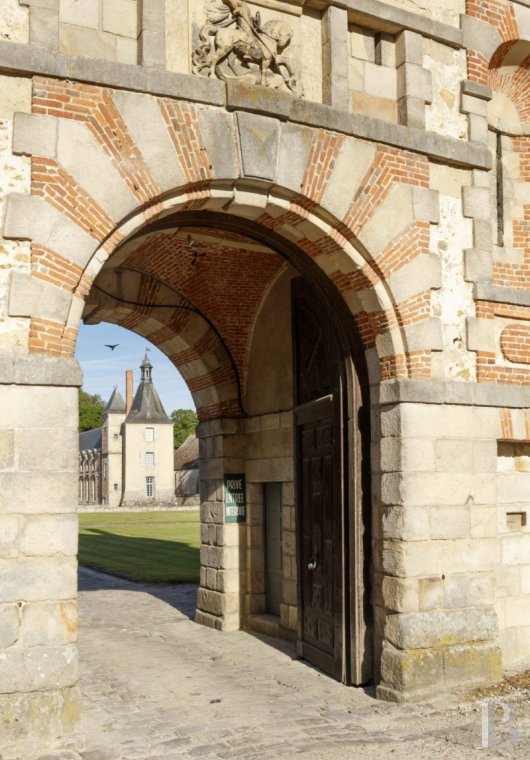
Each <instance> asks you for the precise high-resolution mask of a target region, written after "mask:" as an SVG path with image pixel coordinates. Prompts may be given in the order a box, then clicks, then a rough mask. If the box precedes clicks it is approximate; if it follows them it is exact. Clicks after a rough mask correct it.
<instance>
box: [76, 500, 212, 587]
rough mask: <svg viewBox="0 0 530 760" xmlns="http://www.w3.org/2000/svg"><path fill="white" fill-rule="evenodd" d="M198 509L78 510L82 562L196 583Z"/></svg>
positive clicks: (145, 577)
mask: <svg viewBox="0 0 530 760" xmlns="http://www.w3.org/2000/svg"><path fill="white" fill-rule="evenodd" d="M199 547H200V523H199V513H198V512H111V513H107V514H103V513H101V512H99V513H81V514H80V515H79V563H80V564H81V565H85V566H87V567H92V568H94V569H95V570H102V571H103V572H106V573H111V574H113V575H117V576H119V577H121V578H127V579H129V580H132V581H139V582H145V583H197V582H198V580H199V568H200V563H199Z"/></svg>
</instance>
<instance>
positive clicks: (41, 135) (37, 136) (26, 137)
mask: <svg viewBox="0 0 530 760" xmlns="http://www.w3.org/2000/svg"><path fill="white" fill-rule="evenodd" d="M58 123H59V122H58V121H57V119H56V118H54V117H53V116H44V115H43V114H29V113H16V114H15V118H14V121H13V153H15V154H16V155H19V154H28V155H34V156H42V157H43V158H55V157H56V155H57V127H58Z"/></svg>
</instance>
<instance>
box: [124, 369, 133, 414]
mask: <svg viewBox="0 0 530 760" xmlns="http://www.w3.org/2000/svg"><path fill="white" fill-rule="evenodd" d="M132 400H133V371H132V369H128V370H126V371H125V409H126V412H127V414H129V409H130V408H131V404H132Z"/></svg>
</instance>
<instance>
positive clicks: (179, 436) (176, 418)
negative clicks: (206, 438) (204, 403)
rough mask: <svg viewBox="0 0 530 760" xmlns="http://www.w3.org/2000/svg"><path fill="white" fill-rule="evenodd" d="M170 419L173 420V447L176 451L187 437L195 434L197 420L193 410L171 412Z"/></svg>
mask: <svg viewBox="0 0 530 760" xmlns="http://www.w3.org/2000/svg"><path fill="white" fill-rule="evenodd" d="M171 419H172V420H173V446H174V447H175V448H176V449H178V447H179V446H181V445H182V444H183V443H184V441H185V440H186V438H187V437H188V436H189V435H192V434H195V428H196V427H197V425H198V424H199V420H198V418H197V415H196V414H195V412H194V411H193V409H175V410H174V411H173V412H171Z"/></svg>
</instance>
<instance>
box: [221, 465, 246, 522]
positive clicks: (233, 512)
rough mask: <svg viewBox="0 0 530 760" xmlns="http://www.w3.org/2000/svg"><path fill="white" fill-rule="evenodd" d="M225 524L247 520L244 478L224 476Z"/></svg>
mask: <svg viewBox="0 0 530 760" xmlns="http://www.w3.org/2000/svg"><path fill="white" fill-rule="evenodd" d="M224 500H225V523H241V522H246V519H247V502H246V498H245V476H244V475H225V482H224Z"/></svg>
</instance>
